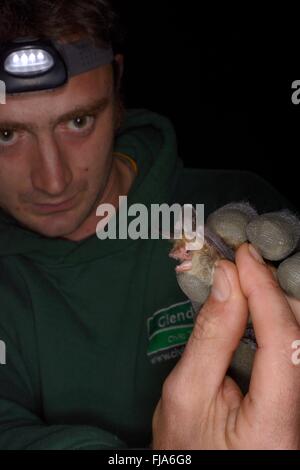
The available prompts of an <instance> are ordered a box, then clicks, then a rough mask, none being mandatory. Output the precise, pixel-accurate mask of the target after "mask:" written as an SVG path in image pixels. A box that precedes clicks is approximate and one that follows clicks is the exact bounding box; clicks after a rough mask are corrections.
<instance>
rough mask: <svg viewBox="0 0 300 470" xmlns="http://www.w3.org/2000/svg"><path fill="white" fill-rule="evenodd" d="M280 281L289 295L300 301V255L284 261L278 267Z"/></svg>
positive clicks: (297, 254)
mask: <svg viewBox="0 0 300 470" xmlns="http://www.w3.org/2000/svg"><path fill="white" fill-rule="evenodd" d="M277 275H278V281H279V284H280V285H281V287H282V289H284V291H285V292H286V293H287V295H289V296H291V297H294V298H295V299H298V300H300V253H296V254H295V255H294V256H291V257H290V258H288V259H286V260H285V261H283V262H282V263H281V264H280V265H279V267H278V272H277Z"/></svg>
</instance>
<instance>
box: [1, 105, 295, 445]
mask: <svg viewBox="0 0 300 470" xmlns="http://www.w3.org/2000/svg"><path fill="white" fill-rule="evenodd" d="M115 150H116V151H118V152H122V153H125V154H127V155H130V156H131V157H132V158H133V159H134V160H135V161H136V162H137V165H138V169H139V174H138V177H137V178H136V180H135V183H134V185H133V187H132V189H131V191H130V194H129V197H128V205H130V204H133V203H143V204H145V205H146V206H148V207H149V205H150V204H151V203H165V202H167V203H170V202H179V203H195V202H197V203H204V204H205V209H206V215H208V214H209V213H210V212H211V211H212V210H214V209H216V208H217V207H220V206H221V205H223V204H225V203H227V202H231V201H232V200H241V199H247V200H249V201H250V202H252V203H254V204H255V205H256V206H257V207H258V208H259V209H260V210H261V211H265V210H271V209H277V208H278V209H279V208H281V207H283V206H285V205H286V201H284V200H283V198H282V197H281V196H280V195H279V194H278V193H277V192H276V191H275V190H274V189H272V188H271V187H270V186H269V185H268V184H267V183H266V182H264V181H263V180H261V179H260V178H259V177H257V176H255V175H254V174H251V173H246V172H234V171H206V170H184V169H183V167H182V164H181V161H180V160H179V159H178V156H177V150H176V138H175V135H174V131H173V129H172V126H171V124H170V123H169V121H168V120H167V119H166V118H163V117H161V116H158V115H156V114H154V113H150V112H147V111H143V110H134V111H130V112H128V113H127V116H126V119H125V122H124V125H123V127H122V129H121V131H120V133H119V135H118V137H117V139H116V144H115ZM199 158H201V145H200V151H199ZM169 251H170V242H169V241H167V240H137V241H134V240H105V241H100V240H99V239H98V238H97V236H96V235H95V236H93V237H90V238H88V239H86V240H83V241H81V242H79V243H78V242H71V241H68V240H64V239H47V238H45V237H43V236H41V235H38V234H36V233H33V232H31V231H29V230H27V229H25V228H23V227H21V226H19V225H18V223H17V222H16V221H15V220H13V219H12V218H10V217H9V216H7V215H5V214H4V213H1V217H0V299H1V304H0V341H1V342H0V345H1V348H0V349H1V351H2V356H0V361H1V357H2V362H5V364H1V365H0V448H1V449H113V448H114V449H121V448H126V447H135V448H137V447H147V446H148V445H149V443H150V442H151V420H152V415H153V411H154V409H155V406H156V403H157V401H158V400H159V397H160V393H161V387H162V384H163V381H164V379H165V378H166V376H167V375H168V373H169V372H170V370H171V369H172V368H173V367H174V365H175V363H176V361H177V360H178V358H179V357H180V353H181V351H182V349H183V347H184V343H185V342H186V341H187V338H188V336H189V334H190V332H191V330H192V324H193V319H192V310H191V305H190V303H189V302H188V301H187V299H186V297H185V296H184V294H183V293H182V292H181V290H180V289H179V287H178V285H177V282H176V277H175V274H174V264H175V263H174V261H172V260H171V259H170V258H169V257H168V252H169ZM4 345H5V348H4ZM4 352H5V356H4ZM4 358H5V359H4Z"/></svg>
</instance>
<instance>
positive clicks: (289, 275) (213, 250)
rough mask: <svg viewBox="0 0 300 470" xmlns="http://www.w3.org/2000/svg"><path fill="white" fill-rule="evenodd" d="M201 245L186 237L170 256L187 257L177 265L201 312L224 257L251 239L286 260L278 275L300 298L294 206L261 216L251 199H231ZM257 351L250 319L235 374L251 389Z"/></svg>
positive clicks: (268, 256) (268, 255)
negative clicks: (198, 247)
mask: <svg viewBox="0 0 300 470" xmlns="http://www.w3.org/2000/svg"><path fill="white" fill-rule="evenodd" d="M204 237H205V243H204V246H203V248H202V249H201V250H197V251H188V250H187V249H186V245H187V242H186V240H185V239H182V240H179V241H176V242H175V244H174V248H173V249H172V251H171V253H170V256H171V257H172V258H174V259H176V260H178V261H180V262H181V264H180V265H179V266H177V267H176V274H177V280H178V284H179V286H180V287H181V289H182V291H183V292H184V293H185V294H186V295H187V297H188V298H189V299H190V300H191V302H192V304H193V308H194V310H195V313H196V314H198V312H199V311H200V313H201V307H202V305H203V304H204V303H205V302H206V300H207V298H208V297H209V295H210V291H211V286H212V283H213V275H214V270H215V266H216V263H217V261H218V260H220V259H228V260H230V261H234V259H235V251H236V250H237V249H238V248H239V247H240V246H241V245H242V244H243V243H245V242H247V241H248V242H250V243H251V244H252V245H253V246H254V247H255V248H256V250H257V251H258V252H259V253H260V254H261V256H262V257H263V258H264V259H265V260H267V261H272V262H276V263H278V262H280V264H279V266H278V269H277V270H276V269H275V267H274V268H273V273H274V275H276V276H277V279H278V282H279V284H280V286H281V287H282V289H283V290H284V291H285V293H286V294H287V295H288V296H290V297H294V298H296V299H298V300H300V251H299V252H297V249H300V245H299V240H300V221H299V219H298V218H297V217H296V216H295V215H294V214H292V213H291V212H289V211H288V210H284V211H280V212H272V213H268V214H262V215H258V214H257V212H256V210H255V209H254V208H253V207H251V206H250V205H249V204H248V203H244V202H240V203H231V204H227V205H226V206H224V207H221V208H220V209H218V210H217V211H215V212H213V213H212V214H211V215H210V216H209V217H208V219H207V221H206V224H205V228H204ZM255 350H256V341H255V334H254V331H253V328H252V324H251V319H250V318H249V322H248V326H247V329H246V331H245V334H244V337H243V338H242V339H241V342H240V345H239V348H238V350H237V351H236V354H235V356H234V358H233V361H232V364H231V370H230V375H231V376H232V377H233V378H234V379H235V380H236V381H237V382H238V384H239V385H240V387H241V388H242V390H243V391H244V392H246V391H247V389H248V386H249V380H250V375H251V370H252V365H253V359H254V355H255Z"/></svg>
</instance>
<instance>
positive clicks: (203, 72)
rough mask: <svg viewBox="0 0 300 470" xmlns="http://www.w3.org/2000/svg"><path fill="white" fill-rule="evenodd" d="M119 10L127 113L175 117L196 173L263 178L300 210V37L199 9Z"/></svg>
mask: <svg viewBox="0 0 300 470" xmlns="http://www.w3.org/2000/svg"><path fill="white" fill-rule="evenodd" d="M117 4H118V6H119V9H120V12H121V19H122V22H123V24H124V25H125V27H126V39H125V46H124V48H123V52H124V54H125V76H124V86H123V94H124V98H125V103H126V105H127V107H142V108H147V109H150V110H152V111H156V112H158V113H161V114H164V115H166V116H168V117H169V118H170V119H171V120H172V122H173V124H174V126H175V129H176V133H177V137H178V146H179V154H180V157H181V158H182V159H183V160H184V162H185V165H186V166H189V167H197V168H223V169H224V168H225V169H241V170H251V171H254V172H255V173H257V174H259V175H261V176H263V177H264V178H265V179H267V180H268V181H269V182H271V183H272V184H273V185H274V186H275V187H276V188H277V189H279V190H280V192H281V193H282V194H284V195H285V196H286V197H287V198H288V199H290V201H291V202H292V203H293V204H294V205H295V206H296V207H299V206H300V203H299V201H298V199H299V198H298V181H299V176H298V174H300V169H299V170H298V168H297V166H298V161H299V158H298V140H299V137H300V125H299V124H300V105H299V107H297V106H295V105H293V104H292V102H291V95H292V89H291V85H292V82H293V81H294V80H297V79H300V73H298V72H297V70H298V64H297V62H298V61H299V64H300V49H299V59H298V54H297V42H299V44H300V36H299V39H297V34H295V36H293V31H292V26H291V25H290V31H289V32H286V31H285V32H284V33H283V30H282V28H281V27H278V25H276V26H273V24H272V21H271V20H270V21H269V22H268V21H267V22H263V21H261V22H259V21H258V20H257V18H259V14H255V15H253V19H252V18H251V16H250V13H251V11H240V12H239V11H236V10H235V11H234V12H231V11H229V10H228V9H226V10H222V11H221V10H220V9H219V7H218V5H217V4H212V6H213V8H212V9H211V10H210V11H207V9H204V8H203V7H202V5H204V3H202V2H197V1H193V2H190V1H185V2H183V1H181V2H179V1H169V0H152V1H148V0H139V1H138V0H123V1H120V2H117ZM298 29H299V28H297V29H296V30H295V32H297V30H298ZM295 41H296V42H295Z"/></svg>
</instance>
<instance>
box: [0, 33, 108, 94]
mask: <svg viewBox="0 0 300 470" xmlns="http://www.w3.org/2000/svg"><path fill="white" fill-rule="evenodd" d="M113 59H114V54H113V50H112V48H107V49H105V48H99V47H96V46H95V45H94V44H93V43H92V42H91V41H90V40H88V39H82V40H80V41H76V42H72V43H67V44H62V43H59V42H55V41H51V40H38V39H19V40H16V41H14V42H10V43H5V44H2V45H0V80H2V81H3V82H4V83H5V85H6V93H7V94H15V93H25V92H32V91H42V90H51V89H55V88H58V87H60V86H63V85H65V84H66V83H67V82H68V80H69V79H70V78H72V77H74V76H76V75H80V74H82V73H84V72H88V71H90V70H93V69H96V68H98V67H102V66H104V65H108V64H110V63H112V61H113Z"/></svg>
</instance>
